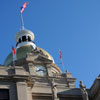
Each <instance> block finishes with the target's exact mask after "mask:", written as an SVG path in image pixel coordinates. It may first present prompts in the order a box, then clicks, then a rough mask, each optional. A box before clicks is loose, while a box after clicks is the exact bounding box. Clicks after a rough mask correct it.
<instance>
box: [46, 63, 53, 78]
mask: <svg viewBox="0 0 100 100" xmlns="http://www.w3.org/2000/svg"><path fill="white" fill-rule="evenodd" d="M46 67H47V72H48V76H53V74H52V72H51V66H50V64H47V65H46Z"/></svg>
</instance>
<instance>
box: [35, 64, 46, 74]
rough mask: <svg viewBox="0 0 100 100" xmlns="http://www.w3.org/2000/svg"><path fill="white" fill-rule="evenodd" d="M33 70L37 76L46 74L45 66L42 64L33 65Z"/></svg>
mask: <svg viewBox="0 0 100 100" xmlns="http://www.w3.org/2000/svg"><path fill="white" fill-rule="evenodd" d="M34 72H35V73H36V75H38V76H46V74H47V71H46V68H45V67H44V66H42V65H36V66H35V67H34Z"/></svg>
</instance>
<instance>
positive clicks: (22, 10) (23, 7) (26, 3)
mask: <svg viewBox="0 0 100 100" xmlns="http://www.w3.org/2000/svg"><path fill="white" fill-rule="evenodd" d="M28 4H29V3H28V2H25V3H24V4H23V5H22V7H21V10H20V12H21V14H22V13H23V12H24V9H25V8H26V6H27V5H28Z"/></svg>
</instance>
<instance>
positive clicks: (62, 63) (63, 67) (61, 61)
mask: <svg viewBox="0 0 100 100" xmlns="http://www.w3.org/2000/svg"><path fill="white" fill-rule="evenodd" d="M61 63H62V67H63V71H64V72H65V68H64V63H63V59H61Z"/></svg>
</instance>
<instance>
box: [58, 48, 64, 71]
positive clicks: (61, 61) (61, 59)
mask: <svg viewBox="0 0 100 100" xmlns="http://www.w3.org/2000/svg"><path fill="white" fill-rule="evenodd" d="M59 54H60V60H61V64H62V67H63V71H64V72H65V68H64V63H63V59H62V52H61V50H60V49H59Z"/></svg>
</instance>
